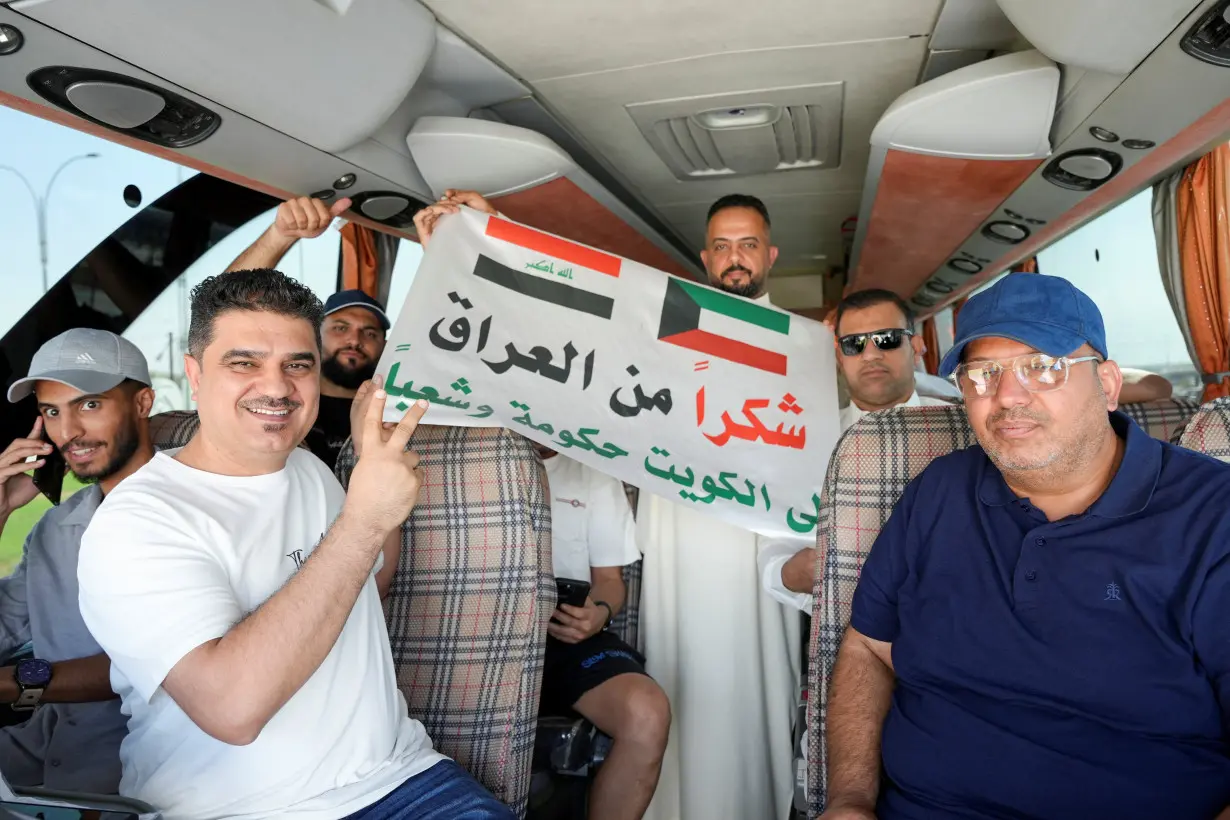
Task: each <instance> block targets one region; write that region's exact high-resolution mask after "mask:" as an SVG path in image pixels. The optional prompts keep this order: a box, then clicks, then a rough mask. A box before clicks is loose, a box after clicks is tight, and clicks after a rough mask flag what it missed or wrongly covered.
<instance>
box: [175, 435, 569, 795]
mask: <svg viewBox="0 0 1230 820" xmlns="http://www.w3.org/2000/svg"><path fill="white" fill-rule="evenodd" d="M196 428H197V418H196V414H195V413H184V412H174V413H163V414H159V415H158V416H155V417H153V418H152V419H151V429H152V431H153V436H154V443H155V446H157V447H159V449H166V448H170V447H181V446H183V445H184V444H186V443H187V442H188V439H190V438H191V437H192V435H193V434H194V433H195V432H196ZM410 446H411V448H412V449H413V450H414V451H415V452H417V453H418V454H419V455H420V456H421V457H422V464H423V467H424V468H425V470H426V473H427V483H426V485H425V486H424V487H423V489H422V491H421V493H420V495H419V502H418V505H417V506H416V507H415V510H414V512H413V513H412V514H411V516H410V518H409V519H408V520H407V521H406V524H405V526H403V527H402V556H401V563H400V565H399V566H398V570H397V574H396V576H394V579H393V587H392V589H391V590H390V591H389V596H388V598H387V599H386V601H385V615H386V619H387V621H388V629H389V642H390V644H391V645H392V648H393V662H394V664H395V665H396V668H397V679H398V685H399V687H400V688H401V690H402V693H403V694H404V695H405V698H406V702H407V703H408V704H409V708H410V714H411V715H413V716H414V717H416V718H417V719H419V720H421V721H422V722H423V725H424V726H425V727H426V728H427V732H428V734H429V735H430V736H431V739H432V741H433V742H434V744H435V747H436V749H438V750H440V751H441V752H443V753H444V754H446V755H448V756H449V757H451V758H453V759H454V760H456V761H457V762H458V763H460V764H461V765H462V766H464V767H465V768H466V769H467V770H469V771H470V772H471V773H472V774H473V775H474V776H475V777H476V778H478V780H479V781H480V782H481V783H482V784H483V785H484V786H486V787H487V788H488V789H490V790H491V792H492V793H493V794H495V796H496V797H498V798H499V799H500V800H502V801H504V802H505V803H507V804H508V805H509V806H511V807H512V808H513V810H514V811H515V812H517V814H518V816H524V815H525V810H526V803H527V800H528V798H529V785H530V763H531V758H532V755H533V747H534V730H535V727H536V724H537V713H538V699H539V694H540V690H541V685H542V657H543V652H544V650H545V647H546V629H547V619H548V618H549V617H550V615H551V610H552V609H554V608H555V582H554V577H553V575H552V572H551V537H550V534H551V510H550V506H549V505H548V503H547V500H546V493H545V489H544V488H545V487H546V475H545V472H544V471H543V469H542V466H541V464H540V463H539V461H538V458H537V456H536V455H535V454H534V451H533V449H532V448H531V446H530V444H529V442H528V441H527V440H526V439H524V438H522V437H521V436H518V435H517V434H515V433H512V432H510V431H508V430H503V429H499V428H454V427H430V426H424V427H420V428H419V429H418V431H417V432H416V433H415V434H414V437H413V439H412V440H411V443H410ZM353 468H354V451H353V449H352V448H351V445H350V444H349V443H347V445H346V447H345V448H344V449H343V450H342V452H341V454H340V456H339V458H338V465H337V473H338V478H339V480H341V482H342V484H343V486H346V485H347V484H348V483H349V478H350V471H351V470H352V469H353Z"/></svg>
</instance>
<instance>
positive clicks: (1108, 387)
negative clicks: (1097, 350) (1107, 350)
mask: <svg viewBox="0 0 1230 820" xmlns="http://www.w3.org/2000/svg"><path fill="white" fill-rule="evenodd" d="M1097 372H1098V381H1100V382H1101V383H1102V392H1103V393H1105V394H1106V409H1107V410H1110V411H1113V410H1117V409H1118V408H1119V393H1120V391H1122V390H1123V373H1122V372H1121V371H1120V370H1119V365H1117V364H1116V363H1115V362H1113V361H1109V360H1107V361H1105V362H1101V363H1099V364H1098V371H1097Z"/></svg>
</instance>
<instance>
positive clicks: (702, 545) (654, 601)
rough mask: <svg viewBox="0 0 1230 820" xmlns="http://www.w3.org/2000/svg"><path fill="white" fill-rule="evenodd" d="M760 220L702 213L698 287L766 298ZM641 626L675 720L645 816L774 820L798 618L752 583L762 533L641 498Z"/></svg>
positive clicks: (749, 204)
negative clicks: (702, 282)
mask: <svg viewBox="0 0 1230 820" xmlns="http://www.w3.org/2000/svg"><path fill="white" fill-rule="evenodd" d="M769 227H770V226H769V215H768V212H767V211H766V210H765V207H764V204H763V203H761V202H760V200H758V199H756V198H755V197H749V196H743V195H732V196H727V197H723V198H722V199H720V200H718V201H717V202H716V203H714V205H713V207H712V208H711V209H710V211H709V221H708V230H707V234H706V241H705V250H704V251H702V252H701V257H702V259H703V260H704V263H705V268H706V269H707V270H708V272H709V284H711V285H712V286H714V287H716V288H720V289H722V290H724V291H726V292H727V293H733V294H736V295H738V296H744V297H747V298H750V299H754V300H756V301H758V302H767V301H768V295H767V293H766V288H765V285H766V279H767V277H768V274H769V269H770V268H771V267H772V265H773V262H774V260H775V259H776V258H777V248H775V247H773V246H772V245H771V244H770V241H769ZM637 527H638V539H637V540H638V541H639V542H640V543H641V544H642V545H643V547H644V550H645V559H644V561H645V563H644V581H643V587H642V592H641V623H642V636H643V641H644V653H645V657H646V659H647V668H648V670H649V673H650V674H651V675H652V676H653V677H654V679H655V680H657V681H658V683H659V684H660V685H661V686H662V688H663V689H664V690H665V691H666V694H667V696H668V697H669V698H670V701H671V708H672V711H673V714H674V723H673V725H672V727H671V733H670V742H669V744H668V745H667V749H666V757H665V760H664V761H663V765H662V776H661V779H660V780H659V781H658V791H657V793H656V795H655V797H654V800H653V802H652V803H651V804H650V806H649V811H648V813H647V814H646V815H645V816H646V817H647V818H650V820H752V819H753V818H754V820H784V818H785V817H786V816H787V815H788V813H789V811H790V804H791V800H792V795H793V789H794V779H793V774H792V768H791V767H792V763H791V758H792V755H793V746H792V741H791V732H792V727H793V723H794V719H795V714H796V709H797V702H798V692H797V688H798V681H799V662H800V656H801V636H800V621H799V616H798V613H797V612H794V611H792V610H790V609H788V608H787V607H785V606H783V605H782V604H780V603H778V602H777V601H775V600H773V599H771V598H770V597H769V596H767V595H765V594H764V593H763V592H762V591H761V589H760V576H759V573H758V569H757V563H756V555H757V551H758V550H759V549H760V547H761V540H762V539H761V538H760V537H758V536H757V535H756V534H755V533H753V532H750V531H748V530H744V529H740V528H738V527H735V526H733V525H731V524H726V523H723V522H722V521H719V520H717V519H715V518H713V517H712V516H709V515H704V514H702V513H701V512H700V511H699V510H697V509H694V508H691V507H686V506H683V505H681V504H678V503H676V502H673V501H668V500H665V499H663V498H659V497H657V496H653V495H650V494H648V493H642V494H641V498H640V509H639V511H638V516H637Z"/></svg>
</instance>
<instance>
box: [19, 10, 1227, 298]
mask: <svg viewBox="0 0 1230 820" xmlns="http://www.w3.org/2000/svg"><path fill="white" fill-rule="evenodd" d="M1112 7H1113V8H1112ZM1128 7H1130V8H1128ZM1225 7H1226V3H1225V2H1224V0H1202V1H1201V2H1196V0H1130V2H1120V3H1114V4H1111V3H1107V2H1105V0H866V2H862V3H858V4H850V3H845V2H839V0H823V2H815V0H768V2H765V3H761V4H759V5H758V6H757V7H756V10H755V12H756V17H755V19H754V20H747V19H743V18H746V14H747V10H746V8H744V7H741V6H738V5H736V4H735V3H734V2H731V0H720V2H712V0H686V1H684V2H674V3H669V4H664V3H658V2H655V0H630V1H629V2H625V3H602V4H591V3H585V4H562V5H561V4H556V3H551V2H548V0H526V2H520V3H503V4H500V3H492V2H491V0H424V2H423V3H421V4H420V3H413V2H405V0H362V2H318V3H301V2H294V0H267V2H265V3H261V4H251V3H246V2H243V0H214V2H211V3H208V4H205V3H182V4H168V3H159V2H156V0H112V2H110V3H107V4H98V3H94V2H92V0H13V1H12V2H8V3H0V24H7V25H9V26H11V27H13V28H15V29H17V30H18V31H19V32H20V34H21V37H22V46H21V47H20V48H19V49H17V50H16V51H11V52H10V53H6V54H0V104H6V105H9V106H12V107H15V108H18V109H20V110H23V111H27V112H30V113H34V114H36V115H38V116H42V117H45V118H49V119H54V120H56V121H58V122H62V123H64V124H67V125H70V126H72V127H76V128H79V129H82V130H89V131H91V132H93V133H97V134H100V135H103V136H106V137H107V138H108V139H112V140H115V141H118V142H123V143H125V144H127V145H130V146H133V147H137V148H139V149H141V150H144V151H147V152H149V153H155V154H158V155H160V156H163V157H166V158H170V159H173V160H174V161H176V162H178V163H180V164H183V165H186V166H189V167H194V168H196V169H198V170H201V171H204V172H205V173H208V174H212V175H215V176H218V177H219V178H222V179H226V180H228V181H230V182H234V183H239V184H242V185H245V186H247V187H249V188H252V189H255V190H258V191H260V192H262V194H265V195H271V196H276V197H286V196H289V195H304V194H313V193H318V194H319V195H321V196H323V197H326V198H332V197H336V196H342V195H345V196H349V197H351V198H352V199H353V200H354V203H355V204H354V206H353V208H352V211H351V212H350V216H353V217H354V218H355V219H357V220H358V221H360V222H362V223H364V224H368V225H371V226H373V227H376V228H378V229H380V230H384V231H387V232H390V233H394V234H397V235H400V236H404V237H411V236H412V232H413V226H412V223H411V217H412V215H413V212H414V211H415V210H416V209H417V208H419V207H420V206H421V204H422V203H423V202H427V201H430V200H432V199H433V198H435V197H437V196H439V195H440V194H441V193H442V191H443V189H444V188H447V187H475V188H477V189H479V190H480V192H482V193H483V194H485V195H488V196H490V197H492V198H494V199H496V200H497V204H499V205H500V206H501V207H502V208H503V209H504V210H505V211H506V212H507V213H509V214H510V215H511V216H513V218H516V219H519V220H521V221H525V222H528V223H530V224H533V225H535V226H536V227H539V228H542V229H544V230H548V231H554V232H557V233H560V234H563V235H566V236H568V237H569V238H571V239H574V240H578V241H582V242H588V243H589V244H593V245H595V246H597V247H600V248H602V249H604V250H608V251H612V252H615V253H619V254H622V255H625V256H628V257H629V258H633V259H636V260H638V261H642V262H645V263H646V264H650V265H652V266H654V267H658V268H661V269H665V270H669V271H670V272H672V273H676V274H680V275H685V276H693V277H696V276H699V275H700V267H699V264H698V260H697V257H696V251H697V250H699V249H700V248H701V247H702V246H703V243H704V224H705V213H706V211H707V208H708V206H709V204H710V203H711V202H712V201H713V200H714V199H716V198H717V197H719V196H721V195H723V194H726V193H730V192H733V191H740V192H744V193H749V194H753V195H756V196H758V197H760V198H761V199H762V200H764V201H765V202H766V204H767V205H768V207H769V210H770V212H771V214H772V216H773V222H774V224H773V236H774V241H775V244H777V245H778V246H779V247H780V248H781V249H782V253H781V256H780V257H779V260H778V263H777V265H776V267H775V275H774V277H773V280H772V282H771V295H772V297H773V299H774V301H775V303H777V304H779V305H780V306H782V307H784V308H787V309H791V310H795V311H798V312H800V313H803V314H805V315H811V316H820V315H822V314H823V312H824V310H825V308H826V307H827V306H829V305H831V304H832V303H833V302H834V301H835V300H836V299H838V298H839V297H840V295H841V293H842V292H843V290H844V289H847V288H850V287H854V288H864V287H889V288H891V289H893V290H896V291H897V292H899V293H901V294H902V295H903V296H908V297H909V298H910V299H911V300H912V303H913V305H914V307H916V308H917V309H918V310H919V312H920V314H921V315H928V314H930V313H932V312H935V311H937V310H939V309H941V308H943V307H944V306H945V305H947V304H949V303H951V302H952V301H953V300H955V299H957V298H959V297H960V296H961V295H963V294H966V293H968V292H969V291H970V290H972V289H973V288H975V287H976V286H977V285H978V284H979V283H981V282H982V281H984V280H985V279H987V278H988V277H990V276H992V275H994V274H996V273H998V272H1000V271H1002V270H1004V269H1006V268H1007V267H1008V266H1010V265H1011V264H1013V263H1015V262H1017V261H1019V260H1021V259H1023V258H1026V257H1028V256H1030V255H1032V254H1034V253H1036V252H1037V250H1038V249H1040V248H1042V247H1045V246H1046V245H1047V244H1050V243H1052V242H1054V241H1055V240H1056V239H1058V238H1060V237H1062V236H1063V235H1064V234H1066V233H1067V232H1070V231H1071V230H1073V229H1075V228H1076V227H1079V225H1081V224H1083V223H1084V222H1086V221H1088V220H1089V219H1091V218H1093V217H1095V216H1096V215H1098V214H1099V213H1102V212H1104V211H1106V210H1107V209H1109V208H1111V207H1113V206H1114V205H1115V204H1117V203H1119V202H1121V201H1123V200H1125V199H1126V198H1128V197H1129V196H1131V195H1132V194H1134V193H1136V192H1137V191H1140V190H1142V189H1143V188H1145V187H1147V186H1148V185H1150V184H1151V183H1152V182H1154V181H1156V180H1157V179H1158V178H1160V177H1161V176H1163V175H1164V174H1166V173H1167V172H1168V171H1170V170H1172V169H1173V168H1175V167H1178V166H1180V165H1182V164H1183V163H1184V162H1186V161H1188V160H1190V159H1191V158H1192V157H1194V156H1197V155H1199V154H1200V153H1201V152H1203V151H1205V150H1207V149H1208V147H1210V146H1211V145H1213V144H1214V143H1216V142H1217V141H1219V140H1222V139H1225V138H1226V136H1227V135H1230V104H1228V103H1227V102H1226V97H1227V93H1226V90H1227V85H1228V81H1227V76H1228V72H1227V69H1226V68H1225V67H1224V66H1221V65H1216V64H1214V63H1213V62H1210V61H1208V60H1205V59H1201V58H1199V56H1196V55H1193V53H1190V51H1191V50H1190V49H1186V48H1185V47H1184V40H1185V38H1188V37H1189V35H1190V34H1191V32H1193V30H1194V29H1195V28H1197V27H1198V26H1200V25H1201V23H1202V21H1205V20H1206V18H1207V17H1208V16H1209V15H1216V14H1223V13H1225ZM611 31H635V33H636V36H635V37H618V38H604V39H599V35H600V34H602V33H604V32H611ZM1090 31H1096V32H1098V33H1099V35H1098V36H1097V37H1087V36H1085V35H1084V34H1082V33H1083V32H1090ZM155 33H156V34H155ZM288 35H290V36H288ZM311 44H327V49H326V50H325V52H324V53H322V55H321V56H320V58H318V59H317V58H313V57H312V51H313V50H314V49H315V48H316V46H314V45H311ZM1177 90H1178V93H1177ZM351 175H353V179H350V177H351ZM347 182H349V184H346V183H347Z"/></svg>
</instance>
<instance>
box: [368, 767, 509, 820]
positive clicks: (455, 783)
mask: <svg viewBox="0 0 1230 820" xmlns="http://www.w3.org/2000/svg"><path fill="white" fill-rule="evenodd" d="M402 818H414V820H514V815H513V813H512V810H511V809H509V808H508V806H505V805H504V804H503V803H501V802H500V801H499V800H496V799H495V798H494V797H492V796H491V793H490V792H489V791H487V790H486V789H484V788H483V787H482V785H481V784H479V782H478V781H477V780H475V779H474V778H473V777H471V776H470V773H469V772H467V771H466V770H465V769H463V768H461V767H460V766H458V765H457V764H456V763H454V762H453V761H451V760H442V761H440V762H439V763H437V764H436V765H434V766H432V767H431V768H430V769H428V770H427V771H425V772H423V773H422V774H417V775H415V776H414V777H412V778H410V779H409V780H407V781H406V782H405V783H402V784H401V785H400V786H398V787H397V788H396V789H394V790H393V791H392V792H390V793H389V794H387V795H385V797H384V799H383V800H381V801H380V802H379V803H375V804H373V805H371V806H368V807H367V808H365V809H363V810H362V811H360V812H356V813H354V814H352V815H350V816H349V817H347V818H346V820H401V819H402Z"/></svg>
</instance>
